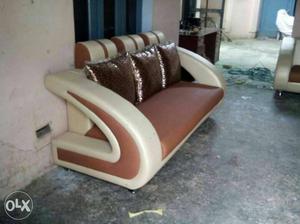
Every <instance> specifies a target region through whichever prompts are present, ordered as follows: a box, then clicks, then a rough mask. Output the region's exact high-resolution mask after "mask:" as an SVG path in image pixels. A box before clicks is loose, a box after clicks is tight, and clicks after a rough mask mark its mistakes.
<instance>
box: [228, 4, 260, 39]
mask: <svg viewBox="0 0 300 224" xmlns="http://www.w3.org/2000/svg"><path fill="white" fill-rule="evenodd" d="M260 5H261V0H242V1H241V0H226V4H225V15H224V22H223V28H224V30H225V33H226V34H227V35H228V36H229V37H231V38H254V37H255V36H256V32H257V29H258V22H259V14H260Z"/></svg>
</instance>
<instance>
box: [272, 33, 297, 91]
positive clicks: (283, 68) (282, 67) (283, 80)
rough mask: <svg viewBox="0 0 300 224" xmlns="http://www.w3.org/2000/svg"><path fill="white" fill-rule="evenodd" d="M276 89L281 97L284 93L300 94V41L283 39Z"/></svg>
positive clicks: (276, 75)
mask: <svg viewBox="0 0 300 224" xmlns="http://www.w3.org/2000/svg"><path fill="white" fill-rule="evenodd" d="M274 89H275V90H276V94H277V95H281V94H282V91H287V92H295V93H300V40H299V39H295V38H293V37H285V38H283V40H282V44H281V49H280V53H279V58H278V61H277V67H276V72H275V81H274Z"/></svg>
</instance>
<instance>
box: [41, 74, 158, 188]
mask: <svg viewBox="0 0 300 224" xmlns="http://www.w3.org/2000/svg"><path fill="white" fill-rule="evenodd" d="M45 85H46V87H47V88H48V89H49V90H50V91H52V92H53V93H55V94H56V95H58V96H60V97H62V98H64V99H65V100H67V101H68V102H69V103H71V104H73V105H74V106H75V107H76V108H77V109H79V110H80V111H82V112H83V113H84V114H85V115H86V116H87V117H88V118H90V119H91V120H92V121H93V122H94V123H95V124H96V125H97V126H98V127H99V128H100V129H101V130H102V131H103V132H104V134H105V135H106V137H107V138H108V140H109V142H110V143H111V146H112V150H113V152H112V154H114V156H115V157H114V158H111V160H112V161H116V160H118V159H119V157H120V152H117V151H118V150H120V148H119V146H118V142H117V140H116V138H115V137H114V135H113V134H112V132H111V131H110V128H109V127H108V126H106V124H105V123H104V122H103V121H102V120H101V119H100V118H99V117H98V116H97V115H96V114H95V113H93V111H91V110H89V109H88V108H87V107H86V106H84V105H83V104H81V103H80V102H79V101H77V100H76V99H75V98H74V97H73V96H72V95H71V94H70V93H72V94H75V95H77V96H79V97H80V98H82V99H85V100H88V101H89V102H91V103H92V104H94V105H95V106H97V107H98V108H100V109H101V110H103V111H104V112H105V113H107V114H109V115H110V116H111V117H113V118H114V119H115V120H116V121H117V122H118V123H119V124H120V125H122V127H123V128H124V129H125V130H126V131H127V132H128V133H129V134H130V136H131V137H132V139H133V140H134V141H135V144H136V145H137V148H138V150H139V154H140V158H141V159H140V161H142V162H141V164H140V171H139V174H140V173H143V174H142V175H139V174H138V175H137V177H136V178H137V179H138V180H140V179H145V178H151V177H152V176H153V175H154V172H155V171H156V170H155V169H154V168H153V167H157V166H159V165H160V163H161V160H162V151H161V144H160V141H159V137H158V135H157V133H156V131H155V129H154V127H153V126H152V124H151V123H150V121H149V120H148V119H147V118H146V117H145V116H144V115H143V114H142V113H141V112H140V111H139V110H138V109H137V108H136V107H135V106H134V105H132V104H131V103H130V102H128V101H127V100H125V99H124V98H122V97H121V96H119V95H118V94H116V93H114V92H113V91H111V90H109V89H107V88H105V87H103V86H101V85H99V84H97V83H94V82H92V81H90V80H88V79H87V78H86V77H85V74H84V73H83V72H82V71H81V70H70V71H65V72H61V73H57V74H53V75H48V76H47V77H46V80H45ZM99 150H101V149H99ZM114 150H115V151H114ZM106 154H107V153H106ZM102 159H105V158H102ZM141 176H142V177H141ZM143 181H144V180H141V182H143ZM136 183H137V184H138V182H136Z"/></svg>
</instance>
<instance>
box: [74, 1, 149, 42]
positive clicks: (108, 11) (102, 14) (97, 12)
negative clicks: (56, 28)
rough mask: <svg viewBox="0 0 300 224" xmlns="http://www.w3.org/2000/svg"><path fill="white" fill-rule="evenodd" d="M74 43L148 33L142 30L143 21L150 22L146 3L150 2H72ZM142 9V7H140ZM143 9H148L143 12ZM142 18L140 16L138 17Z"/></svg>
mask: <svg viewBox="0 0 300 224" xmlns="http://www.w3.org/2000/svg"><path fill="white" fill-rule="evenodd" d="M73 2H74V23H75V40H76V42H78V41H87V40H91V39H100V38H111V37H112V36H115V35H125V34H132V33H138V32H142V31H148V30H144V29H143V21H142V19H144V20H145V21H147V22H144V23H145V24H147V23H148V25H147V27H148V28H147V29H149V20H151V21H152V11H151V10H149V7H148V6H149V4H151V5H152V0H73ZM143 6H144V7H143ZM146 6H147V7H148V10H145V8H146ZM142 15H143V16H142Z"/></svg>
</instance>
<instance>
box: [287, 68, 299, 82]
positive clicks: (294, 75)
mask: <svg viewBox="0 0 300 224" xmlns="http://www.w3.org/2000/svg"><path fill="white" fill-rule="evenodd" d="M289 82H298V83H300V65H294V66H293V67H292V68H291V71H290V77H289Z"/></svg>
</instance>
